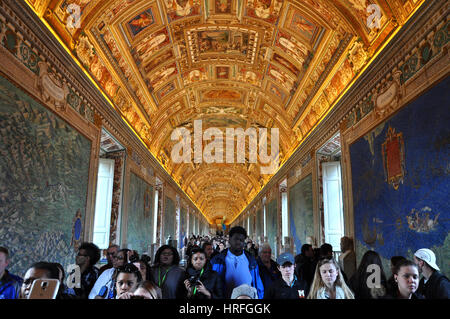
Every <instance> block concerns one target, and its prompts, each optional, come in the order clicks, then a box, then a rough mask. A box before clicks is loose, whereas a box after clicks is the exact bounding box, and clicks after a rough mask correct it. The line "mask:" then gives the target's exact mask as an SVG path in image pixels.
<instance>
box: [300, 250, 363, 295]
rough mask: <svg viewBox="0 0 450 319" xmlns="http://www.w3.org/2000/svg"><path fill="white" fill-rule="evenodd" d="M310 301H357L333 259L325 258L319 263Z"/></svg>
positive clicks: (310, 293)
mask: <svg viewBox="0 0 450 319" xmlns="http://www.w3.org/2000/svg"><path fill="white" fill-rule="evenodd" d="M308 299H355V296H354V295H353V292H352V291H351V290H350V288H348V286H347V285H346V284H345V281H344V279H343V277H342V273H341V270H340V268H339V265H338V263H337V262H336V261H335V260H334V259H333V258H331V259H327V258H324V259H321V260H319V262H318V263H317V267H316V271H315V274H314V280H313V282H312V285H311V290H310V292H309V294H308Z"/></svg>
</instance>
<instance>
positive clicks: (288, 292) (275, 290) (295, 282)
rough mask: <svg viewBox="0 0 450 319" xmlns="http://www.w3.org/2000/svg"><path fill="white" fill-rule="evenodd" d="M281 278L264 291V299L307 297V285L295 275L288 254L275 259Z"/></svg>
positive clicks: (290, 257) (292, 260)
mask: <svg viewBox="0 0 450 319" xmlns="http://www.w3.org/2000/svg"><path fill="white" fill-rule="evenodd" d="M277 264H278V270H279V271H280V272H281V278H279V279H277V280H275V281H274V282H273V283H272V285H271V286H270V287H269V289H267V290H265V291H264V299H305V298H306V296H308V292H309V287H308V284H307V283H306V282H305V281H304V280H302V279H301V278H300V279H299V278H297V276H296V275H295V261H294V257H293V256H292V255H291V254H290V253H283V254H281V255H280V256H278V258H277Z"/></svg>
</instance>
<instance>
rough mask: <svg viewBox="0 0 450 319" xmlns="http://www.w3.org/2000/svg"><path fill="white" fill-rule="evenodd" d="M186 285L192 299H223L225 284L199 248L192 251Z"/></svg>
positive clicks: (188, 294) (188, 295)
mask: <svg viewBox="0 0 450 319" xmlns="http://www.w3.org/2000/svg"><path fill="white" fill-rule="evenodd" d="M186 278H187V279H186V280H185V281H184V285H185V287H186V290H187V297H188V298H191V299H223V283H222V278H220V276H219V274H218V273H217V272H215V271H214V270H212V268H211V264H210V263H208V262H207V259H206V252H205V251H204V250H203V249H202V248H199V247H195V248H193V249H192V251H191V255H190V257H189V259H188V265H187V269H186Z"/></svg>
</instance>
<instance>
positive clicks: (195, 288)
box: [193, 268, 205, 296]
mask: <svg viewBox="0 0 450 319" xmlns="http://www.w3.org/2000/svg"><path fill="white" fill-rule="evenodd" d="M204 270H205V268H202V271H200V276H198V279H200V277H201V276H202V275H203V271H204ZM196 292H197V286H195V287H194V294H193V296H195V293H196Z"/></svg>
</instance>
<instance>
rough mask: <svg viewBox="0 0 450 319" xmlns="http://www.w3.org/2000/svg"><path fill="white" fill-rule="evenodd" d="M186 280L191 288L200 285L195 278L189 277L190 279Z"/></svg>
mask: <svg viewBox="0 0 450 319" xmlns="http://www.w3.org/2000/svg"><path fill="white" fill-rule="evenodd" d="M188 280H189V283H190V284H191V286H198V285H199V284H200V282H199V279H198V277H197V276H191V277H189V279H188Z"/></svg>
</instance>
